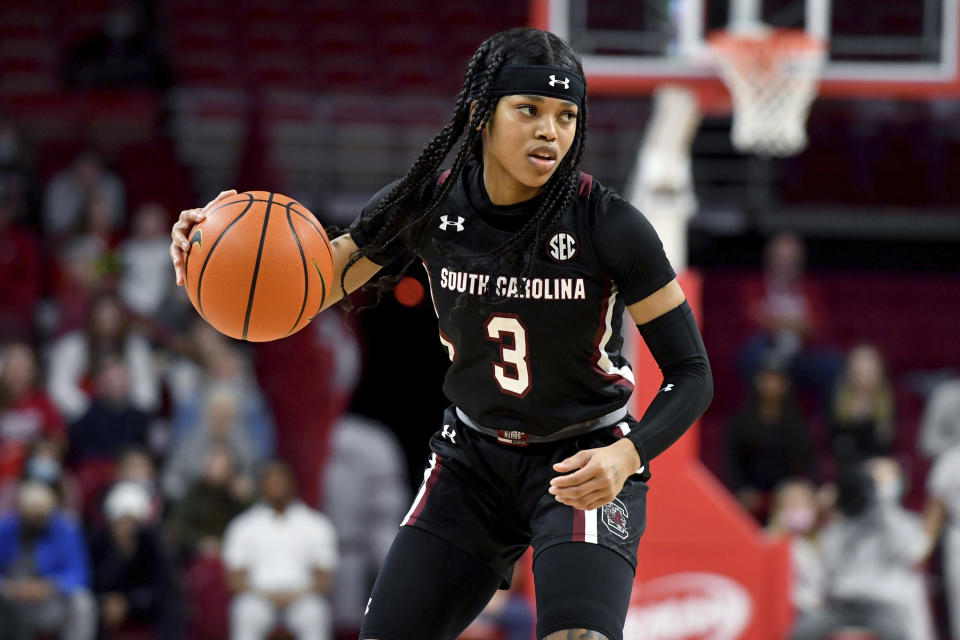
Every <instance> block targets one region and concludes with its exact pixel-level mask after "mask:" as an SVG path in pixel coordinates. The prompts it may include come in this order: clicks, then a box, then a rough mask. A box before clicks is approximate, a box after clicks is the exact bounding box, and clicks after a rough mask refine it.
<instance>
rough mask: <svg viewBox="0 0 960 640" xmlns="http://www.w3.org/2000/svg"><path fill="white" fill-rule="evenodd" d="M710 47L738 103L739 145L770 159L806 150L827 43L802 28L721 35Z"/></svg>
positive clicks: (736, 127)
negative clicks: (807, 127) (808, 120)
mask: <svg viewBox="0 0 960 640" xmlns="http://www.w3.org/2000/svg"><path fill="white" fill-rule="evenodd" d="M709 42H710V46H711V49H712V51H713V55H714V56H715V57H716V63H717V65H718V67H719V71H720V77H722V78H723V81H724V83H725V84H726V85H727V89H729V90H730V95H731V97H732V98H733V132H732V134H731V137H732V139H733V144H734V146H735V147H736V148H737V149H739V150H741V151H745V152H752V153H757V154H760V155H765V156H789V155H793V154H795V153H797V152H799V151H801V150H802V149H803V148H804V147H805V146H806V145H807V134H806V121H807V114H808V113H809V111H810V104H811V103H812V102H813V99H814V98H815V97H816V95H817V81H818V80H819V77H820V71H821V69H822V68H823V65H824V61H825V58H826V55H825V53H826V52H825V47H824V45H823V43H822V42H820V41H819V40H817V39H815V38H812V37H810V36H809V35H808V34H807V33H806V32H805V31H802V30H796V29H764V30H762V31H759V32H756V33H749V34H743V35H741V34H736V33H733V32H730V31H721V32H720V33H718V34H716V35H713V36H711V37H710V38H709Z"/></svg>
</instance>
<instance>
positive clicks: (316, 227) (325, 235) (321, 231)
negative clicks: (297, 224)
mask: <svg viewBox="0 0 960 640" xmlns="http://www.w3.org/2000/svg"><path fill="white" fill-rule="evenodd" d="M293 204H299V203H297V202H295V203H293ZM293 212H294V213H296V214H297V215H298V216H300V217H301V218H303V219H304V220H306V221H307V224H309V225H310V226H311V227H313V228H314V229H316V230H317V233H319V234H320V238H321V239H322V240H323V243H324V244H325V245H327V252H329V253H330V260H331V262H332V261H333V246H332V245H331V244H330V240H329V239H327V234H326V232H325V231H324V230H323V229H321V228H320V227H318V226H317V225H315V224H314V223H313V220H311V219H310V218H309V217H308V216H306V215H304V213H303V212H302V211H297V210H296V209H294V210H293Z"/></svg>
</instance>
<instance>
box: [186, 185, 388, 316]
mask: <svg viewBox="0 0 960 640" xmlns="http://www.w3.org/2000/svg"><path fill="white" fill-rule="evenodd" d="M236 194H237V192H236V191H235V190H234V189H230V190H229V191H222V192H220V195H218V196H217V197H216V198H214V199H213V200H211V201H210V202H208V203H207V206H205V207H203V208H200V209H185V210H184V211H181V212H180V218H179V219H178V220H177V222H176V223H175V224H174V225H173V229H172V230H171V232H170V238H171V242H170V259H171V260H172V261H173V269H174V272H175V274H176V277H177V286H178V287H179V286H181V285H182V284H183V262H184V258H185V256H186V252H187V251H188V250H189V249H190V243H189V242H187V232H188V231H190V228H191V227H192V226H193V225H195V224H197V223H198V222H202V221H203V220H204V219H205V217H206V216H205V215H204V212H205V211H206V210H207V209H208V208H209V207H211V206H212V205H213V204H215V203H217V202H219V201H220V200H222V199H223V198H227V197H229V196H233V195H236ZM330 245H331V246H332V248H333V282H332V283H331V284H332V286H329V287H328V292H329V293H328V295H327V299H326V300H325V301H324V303H323V307H322V308H321V311H322V310H323V309H326V308H328V307H331V306H333V305H334V304H336V303H337V302H339V301H340V300H342V299H343V290H342V289H341V288H340V276H341V274H342V273H343V270H344V269H345V268H346V266H347V263H348V262H349V261H350V255H351V254H353V252H354V251H356V250H357V244H356V243H355V242H354V241H353V238H351V237H350V236H349V234H344V235H342V236H338V237H336V238H334V239H333V241H331V243H330ZM380 268H381V267H380V265H378V264H376V263H375V262H372V261H371V260H368V259H367V258H360V259H359V260H358V261H357V262H356V263H354V264H353V266H351V267H350V269H349V270H348V271H347V277H346V279H345V281H344V285H345V286H346V289H347V293H353V292H354V291H356V290H357V289H359V288H360V287H362V286H363V285H364V284H366V282H367V281H368V280H370V278H372V277H373V276H374V275H376V273H377V272H378V271H379V270H380Z"/></svg>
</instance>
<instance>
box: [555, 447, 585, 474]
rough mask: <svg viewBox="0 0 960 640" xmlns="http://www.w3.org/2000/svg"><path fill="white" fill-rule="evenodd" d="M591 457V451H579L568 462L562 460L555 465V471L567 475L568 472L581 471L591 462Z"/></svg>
mask: <svg viewBox="0 0 960 640" xmlns="http://www.w3.org/2000/svg"><path fill="white" fill-rule="evenodd" d="M590 457H591V455H590V452H589V451H578V452H576V453H575V454H573V455H572V456H570V457H569V458H567V459H566V460H561V461H560V462H558V463H556V464H555V465H553V470H554V471H559V472H560V473H566V472H567V471H573V470H574V469H579V468H580V467H582V466H584V465H586V464H587V463H588V462H590Z"/></svg>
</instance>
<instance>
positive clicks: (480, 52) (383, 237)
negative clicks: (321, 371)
mask: <svg viewBox="0 0 960 640" xmlns="http://www.w3.org/2000/svg"><path fill="white" fill-rule="evenodd" d="M495 38H496V36H493V37H491V38H488V39H487V40H485V41H484V42H483V43H481V45H480V46H479V47H478V48H477V50H476V52H474V54H473V57H471V59H470V62H469V63H468V64H467V70H466V72H465V74H464V79H463V84H462V86H461V87H460V91H459V93H458V94H457V98H456V102H455V104H454V110H453V116H452V117H451V118H450V121H449V122H448V123H447V124H446V125H445V126H444V127H443V129H441V131H440V133H438V134H437V135H436V136H434V137H433V139H432V140H430V142H429V143H427V145H426V146H425V147H424V149H423V151H421V152H420V155H419V156H418V157H417V160H416V161H415V162H414V163H413V166H411V167H410V170H409V171H407V174H406V175H405V176H404V177H403V178H402V179H401V180H400V181H399V182H398V183H397V185H396V186H395V187H394V188H393V189H391V191H390V193H389V194H388V195H387V197H386V198H384V199H383V200H382V201H381V202H380V203H379V204H378V206H377V208H376V209H375V210H374V211H373V213H372V214H371V215H370V217H369V218H366V219H363V220H360V221H359V223H358V225H357V228H358V229H366V228H376V229H377V232H376V234H375V236H374V238H373V242H372V243H371V244H370V245H369V246H367V247H361V248H360V249H359V250H357V251H355V252H354V253H353V254H351V255H350V257H349V259H348V260H347V264H346V265H345V266H344V268H343V271H342V272H341V274H340V289H341V292H342V294H343V301H344V304H345V306H347V307H348V308H349V307H350V306H351V305H350V300H349V296H347V293H346V274H347V271H349V270H350V267H352V266H353V265H355V264H356V263H357V262H358V261H359V260H360V259H361V258H363V257H368V258H374V259H375V258H377V257H379V256H383V255H385V254H386V253H387V250H386V248H387V246H388V245H390V244H392V243H394V242H396V241H397V240H398V239H399V238H400V236H401V235H402V234H403V233H404V231H406V230H407V229H408V228H409V227H410V226H412V225H414V224H416V223H417V222H418V221H420V220H421V219H423V218H424V217H423V216H422V215H421V216H417V217H416V218H414V219H413V220H411V221H409V222H406V223H405V221H404V220H405V217H406V216H405V213H406V212H404V211H403V204H405V202H406V201H407V200H408V199H409V198H410V197H411V196H413V195H415V194H416V193H417V192H418V191H419V189H420V188H421V187H423V186H424V183H426V182H427V180H428V179H430V178H432V177H433V175H434V173H435V172H436V170H437V169H438V168H439V167H440V165H441V163H442V162H443V160H444V158H446V157H447V154H448V153H449V152H450V150H451V149H452V148H453V145H454V143H456V141H457V139H458V138H459V137H460V135H461V133H462V132H463V129H464V127H465V126H466V124H467V121H468V120H471V122H473V120H474V119H476V115H477V112H476V111H475V113H474V119H470V96H471V87H472V86H473V85H474V83H475V81H476V78H477V75H478V73H480V70H481V69H484V68H485V67H486V58H487V54H488V53H489V51H490V49H491V48H492V46H493V42H494V40H495ZM491 77H492V76H490V74H489V73H487V77H486V83H485V85H484V86H485V87H486V86H489V81H490V78H491ZM486 117H489V114H487V115H486ZM483 121H484V122H486V118H484V120H483ZM477 133H479V132H477ZM460 155H465V154H464V153H463V149H462V148H461V153H460V154H458V157H459V156H460ZM461 170H462V163H461ZM451 182H452V181H451ZM446 193H449V187H448V188H447V190H446V192H445V193H444V197H446ZM439 204H440V201H437V203H436V206H439ZM436 206H434V207H433V210H435V209H436ZM395 207H396V209H397V211H398V215H393V216H385V215H384V214H385V213H386V212H387V211H388V210H390V209H392V208H395ZM431 213H432V211H431ZM339 231H340V230H339V229H334V230H333V232H339ZM412 262H413V261H412V260H410V261H408V262H407V264H405V265H404V266H403V268H402V269H401V270H400V273H399V274H397V275H396V276H388V277H384V278H380V280H379V281H378V283H377V287H376V289H377V300H378V301H379V298H380V294H381V293H382V291H384V290H387V289H389V288H392V287H393V285H394V284H396V282H398V281H399V280H400V278H401V277H402V275H403V273H404V272H405V271H406V270H407V269H408V268H409V266H410V264H412Z"/></svg>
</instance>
